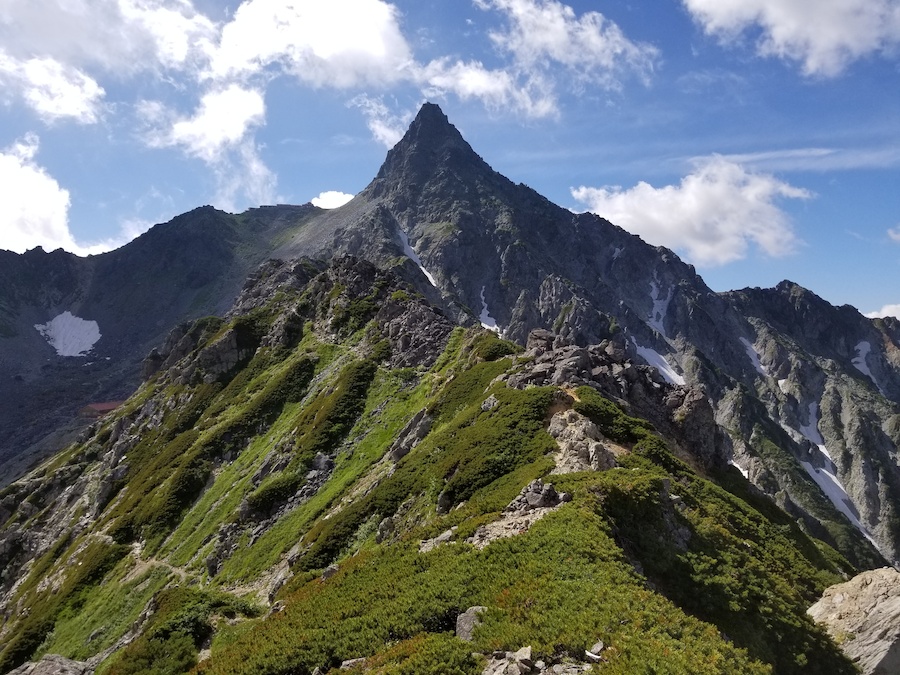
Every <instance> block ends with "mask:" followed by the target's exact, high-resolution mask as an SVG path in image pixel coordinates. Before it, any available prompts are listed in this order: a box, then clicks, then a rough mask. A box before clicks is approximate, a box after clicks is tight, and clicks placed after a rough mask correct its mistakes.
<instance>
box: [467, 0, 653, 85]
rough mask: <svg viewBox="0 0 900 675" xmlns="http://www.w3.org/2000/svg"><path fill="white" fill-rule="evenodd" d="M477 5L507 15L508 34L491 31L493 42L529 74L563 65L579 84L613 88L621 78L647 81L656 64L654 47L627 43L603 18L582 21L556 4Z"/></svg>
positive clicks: (523, 0) (488, 0)
mask: <svg viewBox="0 0 900 675" xmlns="http://www.w3.org/2000/svg"><path fill="white" fill-rule="evenodd" d="M474 3H475V5H476V6H477V7H480V8H481V9H494V10H497V11H499V12H502V13H504V14H505V15H506V18H507V20H508V23H509V25H508V27H507V28H506V30H504V31H493V32H491V33H490V38H491V40H492V41H493V42H494V44H496V45H497V47H498V48H500V50H501V51H504V52H508V53H510V54H512V56H513V57H514V60H515V63H516V65H517V67H518V68H520V69H522V70H525V71H527V72H533V71H535V70H542V69H544V68H545V67H546V66H548V65H550V64H559V65H562V66H564V67H566V68H567V69H569V71H570V73H572V74H574V75H575V77H576V79H579V80H585V81H593V82H596V83H600V84H603V85H605V86H611V87H614V86H617V85H618V77H619V75H620V74H621V73H623V72H626V71H632V72H636V73H638V74H639V75H642V76H646V75H648V74H649V73H650V72H652V70H653V67H654V64H655V62H656V60H657V58H658V50H657V49H656V48H655V47H653V46H651V45H648V44H643V43H637V42H633V41H631V40H629V39H628V38H627V37H626V36H625V34H624V33H623V32H622V29H621V28H619V26H618V25H617V24H615V23H614V22H612V21H610V20H609V19H607V18H606V17H604V16H603V15H602V14H601V13H599V12H585V13H584V14H582V15H581V16H580V17H579V16H577V15H576V14H575V11H574V10H573V9H572V8H571V7H570V6H569V5H565V4H562V3H561V2H557V0H474Z"/></svg>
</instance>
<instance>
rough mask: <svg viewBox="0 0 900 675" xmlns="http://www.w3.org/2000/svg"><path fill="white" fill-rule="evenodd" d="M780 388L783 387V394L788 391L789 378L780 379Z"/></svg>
mask: <svg viewBox="0 0 900 675" xmlns="http://www.w3.org/2000/svg"><path fill="white" fill-rule="evenodd" d="M778 388H779V389H781V392H782V393H783V394H786V393H788V381H787V378H785V379H783V380H778Z"/></svg>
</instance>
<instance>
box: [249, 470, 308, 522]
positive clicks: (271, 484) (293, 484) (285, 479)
mask: <svg viewBox="0 0 900 675" xmlns="http://www.w3.org/2000/svg"><path fill="white" fill-rule="evenodd" d="M304 482H306V478H305V476H303V475H301V474H299V473H296V472H293V471H290V472H287V473H283V474H279V475H277V476H272V477H270V478H267V479H266V480H265V481H263V483H262V484H261V485H260V486H259V487H258V488H257V489H256V490H254V491H253V492H251V493H250V494H249V495H248V496H247V505H248V506H249V507H250V508H251V509H252V510H253V511H255V512H256V513H259V514H261V515H263V516H266V515H268V514H269V513H270V512H271V511H272V509H273V508H274V507H275V506H277V505H279V504H283V503H284V502H286V501H287V500H288V499H290V498H291V497H292V496H294V494H296V492H297V490H299V489H300V487H301V486H302V485H303V483H304Z"/></svg>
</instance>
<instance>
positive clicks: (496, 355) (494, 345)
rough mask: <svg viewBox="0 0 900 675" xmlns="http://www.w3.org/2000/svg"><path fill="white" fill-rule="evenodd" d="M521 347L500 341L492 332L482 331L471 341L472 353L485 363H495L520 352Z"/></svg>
mask: <svg viewBox="0 0 900 675" xmlns="http://www.w3.org/2000/svg"><path fill="white" fill-rule="evenodd" d="M522 351H523V350H522V346H521V345H517V344H516V343H515V342H510V341H509V340H501V339H500V338H499V337H497V335H496V334H495V333H494V332H493V331H484V332H483V333H481V334H480V335H478V336H477V337H476V338H475V339H474V340H472V352H473V353H474V354H475V356H477V357H478V358H480V359H484V360H485V361H496V360H497V359H502V358H503V357H504V356H511V355H512V354H518V353H520V352H522Z"/></svg>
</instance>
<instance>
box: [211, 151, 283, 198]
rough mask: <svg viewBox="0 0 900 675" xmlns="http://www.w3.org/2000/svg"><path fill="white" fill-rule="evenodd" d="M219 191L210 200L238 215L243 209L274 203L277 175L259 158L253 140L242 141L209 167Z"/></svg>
mask: <svg viewBox="0 0 900 675" xmlns="http://www.w3.org/2000/svg"><path fill="white" fill-rule="evenodd" d="M211 166H212V169H213V173H214V174H215V177H216V182H217V184H218V188H217V190H216V195H215V196H214V197H213V200H212V203H213V205H214V206H216V207H218V208H220V209H222V210H224V211H231V212H237V211H241V210H242V209H243V208H244V207H246V206H259V205H260V204H274V203H276V202H278V201H279V199H278V196H277V194H276V185H277V183H278V178H277V176H276V175H275V174H274V173H272V171H271V170H270V169H269V167H267V166H266V164H265V162H263V160H262V158H261V157H260V156H259V147H258V146H257V145H256V143H255V142H254V141H253V140H252V139H246V140H244V141H243V142H242V143H241V144H240V145H238V146H237V147H235V148H233V149H231V150H230V151H229V152H227V153H225V154H224V155H222V156H221V157H219V158H217V159H216V161H215V162H214V163H213V164H212V165H211Z"/></svg>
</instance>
